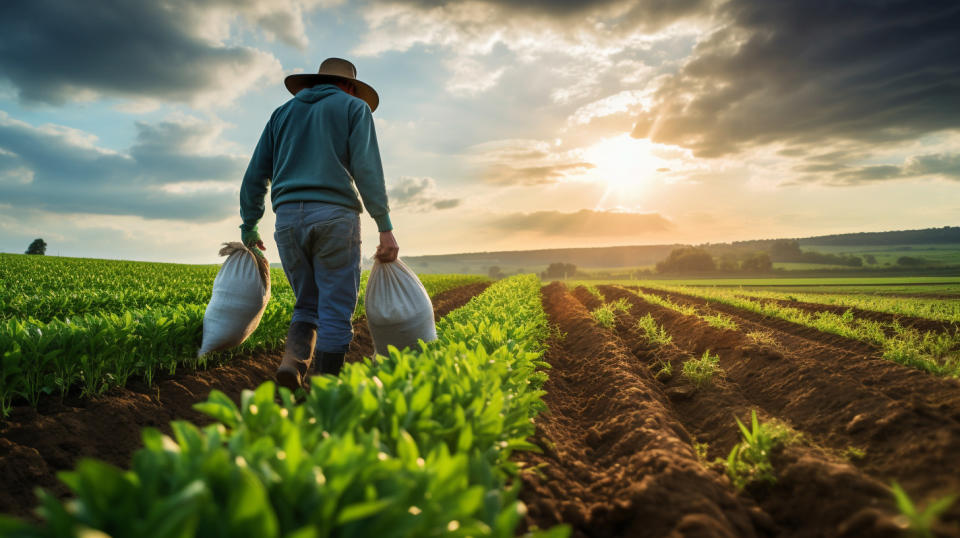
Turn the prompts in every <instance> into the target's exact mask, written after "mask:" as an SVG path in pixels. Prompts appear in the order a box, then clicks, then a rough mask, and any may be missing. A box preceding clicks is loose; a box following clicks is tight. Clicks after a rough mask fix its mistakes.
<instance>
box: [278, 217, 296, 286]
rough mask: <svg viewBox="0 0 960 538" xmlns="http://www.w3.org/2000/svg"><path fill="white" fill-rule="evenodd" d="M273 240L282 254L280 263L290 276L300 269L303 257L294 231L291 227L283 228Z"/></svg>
mask: <svg viewBox="0 0 960 538" xmlns="http://www.w3.org/2000/svg"><path fill="white" fill-rule="evenodd" d="M273 240H274V241H276V243H277V252H278V253H279V254H280V263H281V264H283V270H284V271H285V272H286V273H287V275H288V279H289V275H290V274H291V273H293V272H294V271H296V270H297V268H298V267H300V263H301V261H302V260H303V256H302V255H301V254H300V246H299V245H297V240H296V237H295V236H294V229H293V227H291V226H287V227H284V228H281V229H279V230H277V231H275V232H274V233H273Z"/></svg>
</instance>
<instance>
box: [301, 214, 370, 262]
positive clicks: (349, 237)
mask: <svg viewBox="0 0 960 538" xmlns="http://www.w3.org/2000/svg"><path fill="white" fill-rule="evenodd" d="M358 220H359V219H358V218H357V217H355V216H350V217H343V218H337V219H333V220H328V221H325V222H318V223H316V224H314V225H313V226H311V227H310V232H309V235H308V239H307V242H308V244H309V246H310V251H311V252H310V254H311V256H312V257H313V260H314V264H315V265H316V263H320V264H322V265H323V266H324V267H326V268H327V269H340V268H342V267H346V266H347V265H349V264H350V260H351V259H352V258H353V256H354V250H356V249H357V248H358V247H359V245H358V243H357V238H356V235H357V229H358V224H359V223H358Z"/></svg>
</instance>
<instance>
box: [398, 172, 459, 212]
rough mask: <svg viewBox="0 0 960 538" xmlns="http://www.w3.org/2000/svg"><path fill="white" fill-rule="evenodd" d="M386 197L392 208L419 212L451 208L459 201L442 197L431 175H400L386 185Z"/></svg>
mask: <svg viewBox="0 0 960 538" xmlns="http://www.w3.org/2000/svg"><path fill="white" fill-rule="evenodd" d="M387 198H388V199H389V201H390V205H391V207H393V208H394V209H410V210H413V211H419V212H424V211H432V210H442V209H452V208H454V207H457V206H458V205H460V202H461V200H460V199H459V198H442V197H441V196H440V194H439V193H438V192H437V182H436V181H434V179H433V178H432V177H411V176H401V177H400V178H399V179H397V180H396V181H395V182H391V184H390V185H389V186H388V188H387Z"/></svg>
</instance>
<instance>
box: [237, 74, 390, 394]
mask: <svg viewBox="0 0 960 538" xmlns="http://www.w3.org/2000/svg"><path fill="white" fill-rule="evenodd" d="M356 76H357V69H356V67H354V65H353V64H352V63H350V62H348V61H346V60H342V59H340V58H327V59H326V60H324V61H323V63H322V64H320V70H319V71H318V72H317V74H315V75H314V74H299V75H290V76H288V77H287V78H286V80H285V81H284V84H285V85H286V87H287V89H288V90H290V93H292V94H293V95H294V97H293V99H290V100H289V101H287V102H286V103H285V104H284V105H282V106H281V107H279V108H277V109H276V110H275V111H274V112H273V115H272V116H270V121H269V122H267V126H266V128H265V129H264V130H263V135H261V136H260V142H259V143H258V144H257V148H256V149H255V150H254V151H253V157H252V158H251V159H250V165H249V166H248V167H247V172H246V174H245V175H244V176H243V184H242V186H241V187H240V217H241V218H242V219H243V224H242V225H241V226H240V230H241V238H242V241H243V244H244V245H247V246H248V247H252V248H255V249H263V248H264V245H263V241H262V240H261V239H260V234H259V233H258V232H257V223H258V222H259V221H260V218H261V217H263V199H264V196H265V195H266V192H267V185H270V184H271V183H272V187H271V191H270V198H271V200H272V202H273V211H274V213H276V215H277V222H276V232H275V233H274V239H275V240H276V242H277V249H278V250H279V251H280V261H281V262H282V263H283V272H284V273H285V274H286V275H287V280H288V281H290V285H291V286H292V287H293V291H294V293H295V294H296V297H297V300H296V304H295V306H294V308H293V319H292V320H291V322H290V330H289V331H288V332H287V342H286V347H285V349H284V352H283V362H282V363H281V364H280V368H278V369H277V382H278V383H279V384H280V385H282V386H284V387H287V388H289V389H290V390H295V389H296V388H298V387H300V386H301V384H302V383H303V382H304V378H305V377H306V376H307V373H308V371H309V369H310V363H311V358H312V362H313V364H314V371H315V373H317V374H332V375H338V374H339V373H340V368H341V367H342V366H343V356H344V354H345V353H346V351H347V348H348V347H349V346H350V340H352V339H353V327H352V325H351V318H352V316H353V311H354V309H355V308H356V306H357V293H358V291H359V288H360V213H361V212H362V211H363V207H366V208H367V212H369V213H370V216H371V217H373V220H374V221H376V223H377V229H378V230H379V231H380V245H379V246H378V247H377V252H376V254H375V257H376V258H377V259H378V260H379V261H381V262H383V263H389V262H392V261H394V260H396V259H397V252H398V251H399V247H398V246H397V240H396V239H395V238H394V237H393V231H392V230H393V225H392V224H391V223H390V215H389V212H390V208H389V207H388V205H387V193H386V187H385V186H384V182H383V166H382V165H381V163H380V150H379V148H378V147H377V136H376V133H375V132H374V127H373V115H372V113H373V111H374V110H376V109H377V104H378V103H379V102H380V98H379V97H378V96H377V92H376V91H375V90H374V89H373V88H372V87H370V86H369V85H367V84H365V83H363V82H361V81H359V80H357V78H356ZM358 191H359V196H358ZM361 199H362V200H363V206H361V205H360V200H361Z"/></svg>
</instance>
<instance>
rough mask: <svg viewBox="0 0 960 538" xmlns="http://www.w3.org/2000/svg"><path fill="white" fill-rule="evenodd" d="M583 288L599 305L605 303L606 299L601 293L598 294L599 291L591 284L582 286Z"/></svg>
mask: <svg viewBox="0 0 960 538" xmlns="http://www.w3.org/2000/svg"><path fill="white" fill-rule="evenodd" d="M583 287H584V289H586V290H587V291H588V292H589V293H590V295H593V296H594V297H596V299H597V300H598V301H600V302H601V303H605V302H607V298H606V297H604V295H603V293H600V290H598V289H597V287H596V286H594V285H593V284H584V286H583Z"/></svg>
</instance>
